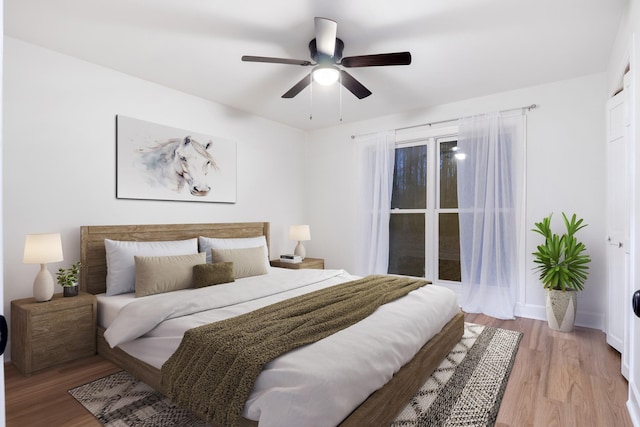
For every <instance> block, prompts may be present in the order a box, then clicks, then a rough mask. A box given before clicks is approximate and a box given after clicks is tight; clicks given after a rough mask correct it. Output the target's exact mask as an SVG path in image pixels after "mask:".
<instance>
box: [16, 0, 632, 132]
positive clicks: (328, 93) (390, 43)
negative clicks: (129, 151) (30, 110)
mask: <svg viewBox="0 0 640 427" xmlns="http://www.w3.org/2000/svg"><path fill="white" fill-rule="evenodd" d="M628 2H629V0H517V1H516V0H482V1H480V0H428V1H425V0H396V1H388V0H349V1H345V0H269V1H265V0H262V1H260V0H234V1H221V0H109V1H104V0H4V7H5V10H4V19H5V22H4V30H5V35H8V36H11V37H15V38H18V39H22V40H24V41H27V42H31V43H34V44H36V45H40V46H43V47H46V48H49V49H53V50H56V51H59V52H62V53H65V54H68V55H71V56H74V57H78V58H81V59H84V60H87V61H90V62H93V63H96V64H100V65H103V66H105V67H109V68H112V69H115V70H118V71H121V72H124V73H127V74H130V75H133V76H137V77H139V78H142V79H145V80H148V81H151V82H155V83H158V84H161V85H164V86H167V87H170V88H174V89H177V90H180V91H183V92H186V93H190V94H193V95H196V96H199V97H202V98H205V99H209V100H212V101H215V102H218V103H221V104H224V105H228V106H231V107H233V108H236V109H238V110H241V111H245V112H249V113H252V114H256V115H259V116H262V117H265V118H268V119H271V120H274V121H277V122H280V123H284V124H286V125H289V126H292V127H295V128H298V129H303V130H311V129H318V128H323V127H328V126H334V125H337V124H339V123H340V121H339V120H340V110H341V109H342V120H343V122H353V121H358V120H363V119H369V118H374V117H379V116H383V115H388V114H395V113H399V112H404V111H410V110H414V109H418V108H424V107H428V106H433V105H440V104H444V103H448V102H453V101H458V100H462V99H468V98H472V97H476V96H482V95H487V94H491V93H497V92H502V91H507V90H512V89H517V88H522V87H527V86H533V85H537V84H543V83H548V82H552V81H558V80H563V79H567V78H573V77H577V76H582V75H586V74H591V73H595V72H601V71H605V70H606V67H607V64H608V60H609V53H610V50H611V47H612V45H613V42H614V39H615V36H616V32H617V28H618V25H619V23H620V19H621V17H622V14H623V13H624V12H625V10H626V8H627V5H628ZM316 16H320V17H326V18H330V19H333V20H335V21H337V22H338V32H337V36H338V37H339V38H341V39H342V40H343V41H344V44H345V47H344V56H345V57H346V56H354V55H364V54H375V53H387V52H397V51H410V52H411V54H412V58H413V62H412V64H411V65H409V66H389V67H368V68H351V69H349V72H350V74H351V75H353V76H354V77H355V78H356V79H358V80H359V81H360V82H361V83H363V84H364V85H365V86H366V87H367V88H368V89H369V90H371V91H372V92H373V94H372V95H371V96H369V97H367V98H365V99H362V100H358V99H357V98H356V97H355V96H353V95H352V94H351V93H350V92H348V91H347V90H342V91H340V90H339V86H338V85H334V86H332V87H321V86H319V85H314V86H313V93H312V97H311V96H310V90H309V88H307V89H305V90H303V91H302V92H301V93H300V94H298V96H296V97H295V98H293V99H283V98H281V95H282V94H283V93H285V92H286V91H287V90H288V89H289V88H290V87H291V86H293V85H294V84H295V83H297V82H298V81H299V80H300V79H301V78H302V77H304V76H305V75H306V74H307V73H308V72H309V71H310V70H309V68H310V67H301V66H298V65H284V64H265V63H249V62H242V61H241V60H240V57H241V56H242V55H256V56H273V57H283V58H293V59H303V60H306V59H309V50H308V47H307V46H308V43H309V41H310V40H311V39H313V38H314V20H313V18H314V17H316ZM311 114H312V116H313V119H312V120H310V119H309V117H310V115H311Z"/></svg>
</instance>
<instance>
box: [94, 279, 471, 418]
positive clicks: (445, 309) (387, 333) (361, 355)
mask: <svg viewBox="0 0 640 427" xmlns="http://www.w3.org/2000/svg"><path fill="white" fill-rule="evenodd" d="M353 279H356V277H354V276H351V275H349V274H348V273H346V272H344V271H343V270H288V269H279V268H273V269H271V270H270V273H269V274H267V275H264V276H254V277H248V278H244V279H240V280H237V281H236V282H234V283H230V284H224V285H217V286H210V287H207V288H201V289H191V290H183V291H176V292H171V293H167V294H159V295H152V296H148V297H143V298H134V297H132V296H131V295H132V294H131V295H129V296H127V295H124V296H118V297H119V298H117V299H112V298H114V297H102V296H101V297H99V299H98V303H99V312H101V313H100V323H101V324H102V325H103V326H107V325H108V326H109V327H108V328H107V331H106V332H105V338H106V339H107V341H108V342H109V343H110V344H112V345H119V347H120V348H121V349H123V350H124V351H125V352H127V353H129V354H130V355H132V356H134V357H136V358H138V359H140V360H142V361H144V362H146V363H148V364H150V365H152V366H154V367H156V368H158V369H160V368H161V367H162V364H163V363H164V361H166V360H167V359H168V358H169V356H170V355H171V354H172V353H173V352H174V351H175V350H176V349H177V347H178V345H179V344H180V341H181V339H182V335H183V333H184V332H185V331H186V330H188V329H190V328H193V327H196V326H201V325H204V324H207V323H211V322H215V321H218V320H223V319H226V318H229V317H233V316H237V315H239V314H242V313H245V312H248V311H251V310H255V309H257V308H259V307H263V306H265V305H269V304H273V303H275V302H277V301H280V300H283V299H287V298H290V297H293V296H296V295H301V294H304V293H307V292H311V291H314V290H317V289H321V288H324V287H328V286H332V285H335V284H337V283H342V282H344V281H348V280H353ZM193 296H195V298H192V297H193ZM187 298H189V302H188V303H186V304H184V303H183V302H184V301H186V300H187ZM181 301H182V302H181ZM105 307H106V309H105ZM211 307H214V308H211ZM116 312H117V313H118V314H117V315H116V316H114V313H116ZM458 312H459V307H458V303H457V298H456V295H455V293H454V292H453V291H451V290H449V289H447V288H444V287H440V286H435V285H429V286H424V287H422V288H420V289H417V290H415V291H413V292H411V293H409V294H408V295H406V296H404V297H402V298H399V299H398V300H396V301H393V302H391V303H388V304H385V305H383V306H381V307H380V308H378V310H376V311H375V312H374V313H373V314H372V315H371V316H369V317H368V318H366V319H364V320H362V321H360V322H358V323H356V324H355V325H353V326H351V327H349V328H347V329H344V330H342V331H340V332H338V333H336V334H333V335H331V336H329V337H327V338H325V339H323V340H321V341H318V342H317V343H314V344H312V345H308V346H304V347H301V348H298V349H296V350H293V351H291V352H288V353H286V354H284V355H282V356H280V357H278V358H277V359H274V360H273V361H271V362H270V363H268V364H267V365H266V366H265V368H264V370H263V372H262V373H261V374H260V375H259V376H258V379H257V381H256V384H255V386H254V389H253V391H252V393H251V395H250V397H249V400H248V401H247V404H246V405H245V408H244V414H243V415H244V417H246V418H248V419H251V420H259V425H260V426H264V427H276V426H277V427H283V426H335V425H337V424H338V423H340V421H342V420H343V419H344V418H345V417H346V416H348V415H349V413H350V412H351V411H352V410H353V409H354V408H355V407H357V406H358V405H359V404H360V403H362V402H363V401H364V400H365V399H366V398H367V397H368V396H369V395H370V394H371V393H372V392H374V391H375V390H377V389H379V388H380V387H382V386H383V385H384V384H385V383H386V382H387V381H389V379H391V377H392V376H393V374H394V373H395V372H396V371H397V370H398V369H400V367H402V366H403V365H404V364H405V363H406V362H408V361H409V360H411V359H412V358H413V356H414V355H415V353H416V352H417V351H418V350H419V349H420V347H422V346H423V345H424V343H426V342H427V341H428V340H429V339H431V338H432V337H433V336H434V335H435V334H436V333H438V332H439V331H440V330H441V329H442V327H443V326H444V325H445V324H446V323H447V322H448V321H449V320H451V318H453V316H455V314H457V313H458Z"/></svg>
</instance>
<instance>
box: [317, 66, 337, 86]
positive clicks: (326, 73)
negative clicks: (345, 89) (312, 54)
mask: <svg viewBox="0 0 640 427" xmlns="http://www.w3.org/2000/svg"><path fill="white" fill-rule="evenodd" d="M338 77H340V71H338V69H337V68H335V67H333V66H328V67H316V69H315V70H313V80H315V81H317V82H318V83H320V84H321V85H323V86H329V85H331V84H333V83H335V82H337V81H338Z"/></svg>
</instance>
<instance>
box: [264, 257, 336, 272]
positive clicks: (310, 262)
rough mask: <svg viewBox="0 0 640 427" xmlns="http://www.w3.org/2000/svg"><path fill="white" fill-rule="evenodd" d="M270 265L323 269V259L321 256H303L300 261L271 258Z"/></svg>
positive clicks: (295, 268)
mask: <svg viewBox="0 0 640 427" xmlns="http://www.w3.org/2000/svg"><path fill="white" fill-rule="evenodd" d="M271 267H280V268H291V269H294V270H299V269H301V268H315V269H318V270H322V269H324V259H322V258H305V259H304V260H302V262H298V263H295V264H294V263H292V262H282V261H280V260H279V259H273V260H271Z"/></svg>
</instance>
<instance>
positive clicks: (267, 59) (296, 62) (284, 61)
mask: <svg viewBox="0 0 640 427" xmlns="http://www.w3.org/2000/svg"><path fill="white" fill-rule="evenodd" d="M242 60H243V61H245V62H269V63H271V64H290V65H313V63H312V62H311V61H306V60H302V59H287V58H271V57H269V56H249V55H245V56H243V57H242Z"/></svg>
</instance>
